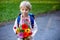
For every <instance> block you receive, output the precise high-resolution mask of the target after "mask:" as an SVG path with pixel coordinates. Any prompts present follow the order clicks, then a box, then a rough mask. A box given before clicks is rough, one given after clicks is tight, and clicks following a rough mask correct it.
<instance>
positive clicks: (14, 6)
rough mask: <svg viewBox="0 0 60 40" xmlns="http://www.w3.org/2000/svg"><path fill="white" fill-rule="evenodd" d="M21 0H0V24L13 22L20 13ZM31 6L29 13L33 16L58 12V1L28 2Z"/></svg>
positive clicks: (32, 0) (59, 6)
mask: <svg viewBox="0 0 60 40" xmlns="http://www.w3.org/2000/svg"><path fill="white" fill-rule="evenodd" d="M21 1H23V0H0V23H1V22H7V21H10V20H14V19H15V18H16V17H17V16H18V14H19V13H20V11H19V10H20V8H19V5H20V2H21ZM28 1H30V3H31V4H32V10H31V11H30V12H32V13H34V14H35V15H38V14H44V13H46V12H50V11H56V10H60V0H28Z"/></svg>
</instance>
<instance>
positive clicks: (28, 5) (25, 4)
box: [19, 1, 32, 10]
mask: <svg viewBox="0 0 60 40" xmlns="http://www.w3.org/2000/svg"><path fill="white" fill-rule="evenodd" d="M22 6H26V7H27V8H29V10H31V8H32V5H31V4H30V2H29V1H22V2H21V4H20V6H19V7H20V8H21V7H22Z"/></svg>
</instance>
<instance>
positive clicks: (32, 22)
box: [17, 13, 35, 28]
mask: <svg viewBox="0 0 60 40" xmlns="http://www.w3.org/2000/svg"><path fill="white" fill-rule="evenodd" d="M28 15H29V16H30V22H31V27H32V28H33V27H34V19H35V17H34V15H33V14H31V13H30V14H28ZM20 16H21V13H20V14H19V16H18V17H17V26H18V27H19V23H20Z"/></svg>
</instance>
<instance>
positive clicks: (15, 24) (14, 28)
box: [13, 18, 17, 33]
mask: <svg viewBox="0 0 60 40" xmlns="http://www.w3.org/2000/svg"><path fill="white" fill-rule="evenodd" d="M16 28H17V18H16V20H15V23H14V26H13V31H14V32H15V33H16Z"/></svg>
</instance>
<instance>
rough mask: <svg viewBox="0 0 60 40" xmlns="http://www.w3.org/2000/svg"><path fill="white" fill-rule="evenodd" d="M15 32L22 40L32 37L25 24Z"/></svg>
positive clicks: (28, 27)
mask: <svg viewBox="0 0 60 40" xmlns="http://www.w3.org/2000/svg"><path fill="white" fill-rule="evenodd" d="M16 32H17V34H18V37H19V38H22V39H23V40H28V39H29V38H30V37H31V35H32V31H31V29H30V26H29V25H27V24H25V23H24V24H22V25H21V26H20V27H18V28H17V30H16Z"/></svg>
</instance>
